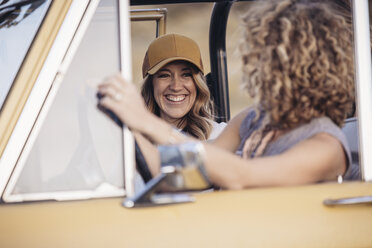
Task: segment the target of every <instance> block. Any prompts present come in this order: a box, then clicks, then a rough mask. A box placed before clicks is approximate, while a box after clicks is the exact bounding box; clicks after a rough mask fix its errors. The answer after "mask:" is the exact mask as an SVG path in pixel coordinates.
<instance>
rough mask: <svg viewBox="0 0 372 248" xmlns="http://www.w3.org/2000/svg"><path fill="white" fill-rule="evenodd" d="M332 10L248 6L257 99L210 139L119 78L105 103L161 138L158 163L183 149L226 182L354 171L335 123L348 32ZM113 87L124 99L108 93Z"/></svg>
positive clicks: (345, 108)
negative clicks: (169, 117)
mask: <svg viewBox="0 0 372 248" xmlns="http://www.w3.org/2000/svg"><path fill="white" fill-rule="evenodd" d="M333 10H334V9H333V8H332V6H331V5H329V4H327V3H319V2H318V3H312V2H311V1H309V0H283V1H277V0H267V1H258V2H256V3H254V4H252V6H251V7H250V9H249V10H248V13H247V14H246V15H245V17H244V18H243V22H244V23H243V25H244V35H243V39H242V42H241V44H240V47H239V48H240V51H241V54H242V60H243V72H244V83H243V85H244V86H245V88H246V89H247V91H248V92H249V93H250V95H251V96H252V97H253V100H254V102H255V105H254V106H253V107H248V108H247V109H246V110H243V111H242V112H241V113H239V114H238V115H237V116H236V117H234V118H233V119H232V120H231V121H230V122H229V124H228V125H227V126H226V128H225V129H224V130H223V132H222V133H221V134H220V136H219V137H218V138H217V139H215V140H214V141H213V142H212V144H210V143H201V142H200V141H196V140H195V139H194V140H193V139H192V138H190V137H187V136H184V135H182V134H181V133H179V132H174V131H173V129H172V128H171V127H170V126H169V125H168V124H167V123H166V122H164V121H163V120H161V119H159V118H158V117H156V116H155V115H152V114H151V113H150V112H149V111H148V110H147V109H146V107H145V105H144V102H143V99H142V97H140V96H139V94H134V92H135V88H134V87H133V85H132V84H130V83H128V82H126V81H125V80H123V79H122V78H120V77H113V78H112V81H114V82H115V84H113V83H112V82H104V83H103V84H102V85H101V88H100V91H101V93H103V94H106V97H105V98H104V99H103V101H101V104H102V105H103V106H105V107H107V108H109V109H111V110H113V111H114V112H115V113H116V114H117V115H118V116H119V118H120V119H121V120H122V121H123V122H125V123H126V124H127V125H128V126H129V127H130V128H131V129H132V130H134V131H135V132H138V133H141V134H142V135H143V136H145V137H147V138H148V139H150V140H151V141H152V142H153V143H155V144H158V145H161V148H159V153H154V156H160V159H159V158H158V159H159V160H158V161H162V162H164V161H166V160H165V159H163V158H165V157H166V156H168V157H167V159H168V160H169V159H170V160H172V161H184V158H183V157H182V154H183V153H182V152H181V151H184V150H187V151H188V155H190V153H192V154H194V156H196V157H199V159H198V161H199V168H200V171H201V172H205V175H206V177H207V178H208V179H209V180H210V181H211V182H212V183H213V184H215V185H219V186H221V187H224V188H230V189H241V188H248V187H260V186H261V187H262V186H276V185H299V184H307V183H315V182H323V181H335V180H341V179H342V177H343V178H345V179H351V175H352V174H353V172H352V171H353V170H354V169H357V168H355V167H353V165H352V164H351V154H350V150H349V147H348V144H347V141H346V138H345V136H344V135H343V133H342V131H341V129H340V126H341V125H342V123H343V121H344V119H345V117H346V115H347V114H348V112H350V111H351V110H352V104H353V101H354V84H353V79H354V70H353V56H352V33H351V30H350V29H349V28H348V25H346V23H345V19H344V18H343V17H342V16H341V15H339V14H337V13H336V12H335V11H333ZM109 89H111V90H109ZM118 92H119V93H120V94H122V95H123V97H122V99H123V100H122V101H115V99H114V98H113V96H114V93H115V94H116V93H118ZM126 98H128V99H127V100H125V101H124V99H126ZM123 107H125V109H129V110H131V111H125V112H124V111H121V109H123ZM139 116H140V117H139ZM164 145H167V146H169V148H167V146H164ZM171 149H173V150H174V149H178V151H179V152H172V153H170V152H167V150H168V151H169V150H171ZM172 156H174V158H173V157H172ZM169 157H171V158H169ZM200 161H203V162H200ZM164 164H165V162H164ZM165 165H166V164H165Z"/></svg>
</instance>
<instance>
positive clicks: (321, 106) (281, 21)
mask: <svg viewBox="0 0 372 248" xmlns="http://www.w3.org/2000/svg"><path fill="white" fill-rule="evenodd" d="M243 22H244V37H243V39H242V42H241V44H240V50H241V53H242V59H243V72H244V73H243V74H244V78H243V86H244V88H246V89H247V90H248V92H249V94H250V95H251V97H252V98H253V100H254V103H255V106H256V107H257V109H262V110H263V112H264V113H265V123H266V124H267V126H270V127H273V128H274V129H280V130H286V129H292V128H295V127H297V126H299V125H301V124H304V123H307V122H309V121H310V120H311V119H313V118H316V117H321V116H328V117H329V118H330V119H332V121H333V122H334V123H336V124H337V125H339V126H341V125H342V124H343V122H344V119H345V118H346V117H347V115H348V113H350V112H351V111H352V106H353V102H354V65H353V53H352V49H353V46H352V31H351V29H350V25H348V24H347V23H346V21H345V18H344V17H343V16H342V15H340V14H339V13H337V11H335V10H334V9H333V8H332V7H331V5H329V4H326V3H319V2H317V3H312V2H311V1H309V0H307V1H300V0H298V1H296V0H284V1H274V0H269V1H259V2H258V4H255V5H253V6H252V7H251V8H250V10H249V11H248V12H247V14H246V15H245V16H244V17H243ZM257 113H260V111H257Z"/></svg>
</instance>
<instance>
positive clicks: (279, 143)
mask: <svg viewBox="0 0 372 248" xmlns="http://www.w3.org/2000/svg"><path fill="white" fill-rule="evenodd" d="M255 117H256V113H255V111H254V110H251V111H249V112H248V114H247V116H246V117H245V119H244V120H243V122H242V124H241V126H240V131H239V134H240V140H241V143H240V145H239V148H238V150H237V152H236V154H237V155H240V156H242V150H243V146H244V143H245V141H246V140H247V139H248V138H249V137H250V136H251V134H252V133H253V132H254V131H255V130H257V129H258V128H259V127H260V125H261V123H262V118H260V119H259V120H257V121H255V120H254V119H255ZM318 133H328V134H330V135H332V136H333V137H335V138H336V139H338V140H339V141H340V143H341V144H342V146H343V148H344V151H345V154H346V157H347V160H348V169H347V170H346V172H345V174H344V175H343V178H344V180H353V179H357V178H359V166H357V165H355V164H353V163H352V162H351V153H350V148H349V145H348V143H347V140H346V137H345V135H344V134H343V132H342V130H341V129H340V128H339V127H338V126H337V125H336V124H334V123H333V122H332V120H331V119H330V118H328V117H319V118H315V119H313V120H312V121H311V122H309V123H307V124H304V125H301V126H299V127H297V128H295V129H293V130H291V131H289V132H287V133H285V134H284V135H282V136H281V137H279V138H278V139H276V140H275V141H273V142H271V143H269V144H268V145H267V147H266V149H265V151H264V153H263V154H262V156H272V155H277V154H281V153H283V152H285V151H286V150H288V149H290V148H291V147H293V146H294V145H296V144H297V143H299V142H301V141H303V140H306V139H308V138H311V137H312V136H314V135H316V134H318Z"/></svg>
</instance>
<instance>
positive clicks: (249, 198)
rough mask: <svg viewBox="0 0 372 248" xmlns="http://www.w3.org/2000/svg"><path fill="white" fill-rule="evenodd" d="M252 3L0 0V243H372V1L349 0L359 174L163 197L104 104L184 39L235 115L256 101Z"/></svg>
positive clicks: (220, 110) (353, 143) (219, 103)
mask: <svg viewBox="0 0 372 248" xmlns="http://www.w3.org/2000/svg"><path fill="white" fill-rule="evenodd" d="M251 2H253V1H235V0H234V1H233V0H230V1H228V0H221V1H208V0H207V1H197V0H159V1H150V0H130V1H122V0H80V1H74V0H66V1H56V0H31V1H22V0H20V1H17V0H14V1H12V0H10V1H6V0H3V1H1V0H0V75H4V76H2V78H3V79H4V80H3V79H1V83H0V190H1V191H0V195H1V203H0V219H1V221H0V247H53V246H57V247H58V246H59V247H85V246H89V247H102V246H107V247H117V246H120V247H272V246H277V247H370V246H371V245H372V237H371V235H370V230H371V228H372V209H371V202H372V196H371V195H372V186H371V183H370V181H371V180H372V159H371V158H370V157H371V156H372V154H370V153H369V152H368V149H366V148H368V147H370V146H369V145H370V144H369V142H372V139H371V141H369V140H370V137H372V134H371V135H370V133H369V132H370V131H369V129H370V125H369V124H371V125H372V104H370V99H372V89H371V90H369V89H370V88H369V87H370V86H369V85H368V84H363V83H361V82H372V80H371V66H370V65H371V58H370V56H369V55H370V39H369V19H370V11H369V8H368V7H369V6H371V4H372V3H371V1H368V0H363V1H352V10H351V11H352V15H353V25H354V39H355V42H354V43H355V57H356V58H357V62H356V74H357V77H356V83H357V87H356V90H357V95H358V98H357V102H356V115H355V116H350V118H348V119H347V120H346V122H345V126H344V128H343V131H344V133H345V135H346V137H347V139H348V142H349V145H350V148H351V152H352V159H353V163H357V164H359V166H360V168H361V170H362V176H361V178H360V180H357V181H351V182H345V181H344V182H342V181H339V182H330V183H319V184H309V185H303V186H296V187H289V186H288V187H267V188H252V189H247V190H238V191H228V190H214V191H213V190H206V191H204V190H202V191H201V190H198V189H202V188H203V189H204V187H205V185H203V184H202V185H200V184H197V183H196V184H193V185H183V187H184V188H182V190H181V191H182V192H178V191H177V192H174V193H167V194H158V192H157V187H158V185H159V184H160V183H161V182H162V181H163V180H165V178H166V177H167V175H165V174H162V175H160V176H159V177H155V178H151V176H149V175H148V170H147V169H146V161H145V160H144V158H143V154H141V150H140V148H139V147H138V145H137V144H136V143H135V141H134V139H133V136H132V134H131V132H130V131H129V130H128V129H127V128H126V127H125V126H124V127H122V126H121V125H118V124H117V123H116V122H115V121H113V120H112V119H110V118H107V113H105V112H103V111H102V110H100V109H98V108H97V92H96V87H97V84H98V83H99V82H101V81H102V80H103V79H104V78H105V77H106V76H107V75H110V74H113V73H117V72H119V71H120V72H121V73H122V75H123V77H124V78H126V79H128V80H131V81H133V83H134V84H136V86H138V87H140V84H141V81H142V77H141V75H142V74H141V64H142V60H143V56H144V53H145V51H146V48H147V46H148V44H149V43H150V42H151V41H152V40H153V39H154V38H155V37H157V36H160V35H163V34H167V33H179V34H185V35H187V36H189V37H191V38H193V39H194V40H196V41H197V43H198V44H199V45H200V48H201V50H202V57H203V61H204V63H205V68H206V70H205V71H206V74H207V75H206V77H207V81H208V87H209V88H210V91H211V94H212V97H213V101H214V103H215V105H216V121H218V122H227V121H228V120H230V118H231V117H232V116H234V115H236V114H237V113H238V112H239V111H240V110H241V109H242V108H243V106H247V105H248V104H249V103H250V101H251V100H250V99H249V97H248V95H247V94H245V93H243V92H242V90H241V88H239V82H240V79H241V77H242V75H241V72H240V68H241V65H240V60H239V54H238V53H237V45H236V44H237V41H238V39H239V21H240V19H239V18H240V15H241V13H243V12H244V10H245V9H246V8H249V5H250V4H251ZM343 2H344V1H343V0H340V3H341V4H342V3H343ZM24 30H27V32H26V31H24ZM9 37H11V38H9ZM21 37H22V38H21ZM366 51H368V52H366ZM13 54H14V55H13ZM102 130H105V131H104V132H103V131H102ZM371 145H372V144H371ZM172 173H173V172H172ZM172 175H173V174H172ZM181 176H184V177H186V176H187V175H184V174H182V173H181ZM139 180H140V181H141V180H143V181H145V182H147V184H146V187H145V188H144V189H143V188H142V187H141V186H140V185H138V181H139ZM190 191H192V192H190ZM128 199H129V201H128Z"/></svg>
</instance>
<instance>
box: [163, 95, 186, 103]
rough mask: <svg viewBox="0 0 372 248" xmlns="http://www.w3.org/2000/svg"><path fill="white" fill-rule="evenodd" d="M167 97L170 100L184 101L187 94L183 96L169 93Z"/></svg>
mask: <svg viewBox="0 0 372 248" xmlns="http://www.w3.org/2000/svg"><path fill="white" fill-rule="evenodd" d="M166 97H167V99H168V100H169V101H172V102H180V101H183V100H184V99H185V98H186V97H185V95H182V96H171V95H167V96H166Z"/></svg>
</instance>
